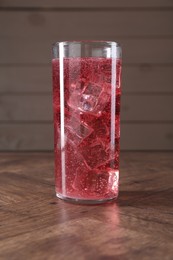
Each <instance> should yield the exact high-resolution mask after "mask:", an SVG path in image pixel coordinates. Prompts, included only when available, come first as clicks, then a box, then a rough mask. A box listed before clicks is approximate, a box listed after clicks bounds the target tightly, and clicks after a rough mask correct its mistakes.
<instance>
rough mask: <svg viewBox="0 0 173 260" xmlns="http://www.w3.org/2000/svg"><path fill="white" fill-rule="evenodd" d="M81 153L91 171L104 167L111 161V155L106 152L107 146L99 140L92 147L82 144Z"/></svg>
mask: <svg viewBox="0 0 173 260" xmlns="http://www.w3.org/2000/svg"><path fill="white" fill-rule="evenodd" d="M80 151H81V154H82V155H83V157H84V158H85V161H86V163H87V165H88V166H89V167H90V168H91V169H94V168H96V167H98V166H100V165H103V164H105V163H106V162H107V161H108V160H109V153H107V152H106V150H105V146H104V145H103V144H102V142H101V141H99V140H97V141H96V142H95V143H93V144H90V145H85V142H84V143H81V146H80Z"/></svg>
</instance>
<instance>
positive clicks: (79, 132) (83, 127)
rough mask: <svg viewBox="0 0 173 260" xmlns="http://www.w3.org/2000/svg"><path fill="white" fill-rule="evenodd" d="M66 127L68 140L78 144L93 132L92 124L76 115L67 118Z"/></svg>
mask: <svg viewBox="0 0 173 260" xmlns="http://www.w3.org/2000/svg"><path fill="white" fill-rule="evenodd" d="M65 129H66V135H67V139H68V141H69V142H73V143H74V144H76V145H78V144H79V143H80V142H81V141H82V140H84V139H85V138H86V137H87V136H89V135H90V134H91V133H92V132H93V129H92V128H91V127H90V126H88V125H87V124H86V123H83V122H81V121H80V120H79V119H77V118H75V117H67V118H66V120H65Z"/></svg>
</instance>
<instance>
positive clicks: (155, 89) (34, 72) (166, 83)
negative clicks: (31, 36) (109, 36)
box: [0, 61, 173, 94]
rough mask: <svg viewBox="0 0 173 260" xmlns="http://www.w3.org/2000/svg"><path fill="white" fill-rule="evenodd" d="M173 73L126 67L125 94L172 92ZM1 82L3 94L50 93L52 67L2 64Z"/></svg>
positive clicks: (146, 66)
mask: <svg viewBox="0 0 173 260" xmlns="http://www.w3.org/2000/svg"><path fill="white" fill-rule="evenodd" d="M141 62H142V61H141ZM172 71H173V67H172V66H158V65H152V64H142V63H141V64H139V65H136V66H126V65H124V64H123V73H122V90H123V93H138V94H139V93H141V94H143V93H148V94H149V93H173V88H172V82H173V73H172ZM0 82H1V83H0V84H1V86H0V93H6V94H7V93H9V94H12V93H19V94H20V93H50V92H52V72H51V64H48V65H41V64H40V65H35V66H33V65H29V64H28V65H27V64H25V65H24V64H23V65H21V66H17V65H9V66H3V65H2V66H1V67H0Z"/></svg>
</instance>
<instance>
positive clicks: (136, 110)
mask: <svg viewBox="0 0 173 260" xmlns="http://www.w3.org/2000/svg"><path fill="white" fill-rule="evenodd" d="M172 104H173V95H170V94H164V95H157V94H153V95H151V94H145V95H140V94H132V95H130V94H124V95H122V103H121V112H122V113H121V119H122V120H123V121H134V120H135V121H140V122H145V121H152V122H159V121H162V122H167V121H168V122H172V121H173V117H172V113H173V111H172ZM14 108H15V109H14ZM52 110H53V109H52V95H51V94H44V93H40V94H18V95H9V94H4V95H1V97H0V118H1V120H2V121H8V122H9V121H11V122H12V121H14V122H15V121H25V122H26V121H28V122H30V121H32V122H33V121H35V122H39V121H50V120H52V118H53V111H52Z"/></svg>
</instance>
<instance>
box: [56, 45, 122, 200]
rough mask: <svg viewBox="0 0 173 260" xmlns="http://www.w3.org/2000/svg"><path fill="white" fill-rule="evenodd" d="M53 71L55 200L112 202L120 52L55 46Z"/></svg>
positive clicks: (115, 47) (115, 185) (111, 47)
mask: <svg viewBox="0 0 173 260" xmlns="http://www.w3.org/2000/svg"><path fill="white" fill-rule="evenodd" d="M52 68H53V108H54V143H55V146H54V151H55V186H56V195H57V197H59V198H61V199H64V200H68V201H72V202H79V203H88V204H95V203H103V202H106V201H110V200H113V199H116V198H117V196H118V182H119V152H120V145H119V142H120V96H121V88H120V78H121V47H120V46H119V44H117V43H116V42H110V41H72V42H68V41H66V42H57V43H55V44H54V45H53V59H52Z"/></svg>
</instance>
